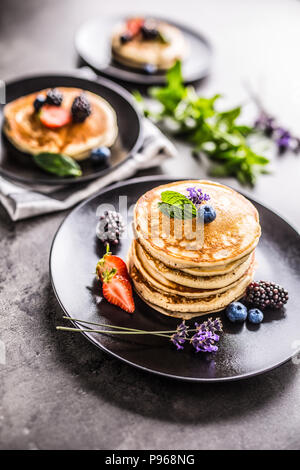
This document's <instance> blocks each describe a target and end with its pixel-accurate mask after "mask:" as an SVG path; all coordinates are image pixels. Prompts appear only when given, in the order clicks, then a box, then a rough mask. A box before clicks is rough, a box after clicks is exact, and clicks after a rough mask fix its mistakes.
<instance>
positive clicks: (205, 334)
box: [56, 317, 223, 352]
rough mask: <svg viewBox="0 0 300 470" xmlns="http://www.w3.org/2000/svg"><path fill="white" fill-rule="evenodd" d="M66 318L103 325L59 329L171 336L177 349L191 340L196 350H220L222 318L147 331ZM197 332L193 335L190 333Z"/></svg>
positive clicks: (87, 323)
mask: <svg viewBox="0 0 300 470" xmlns="http://www.w3.org/2000/svg"><path fill="white" fill-rule="evenodd" d="M63 318H65V319H66V320H70V321H74V322H78V323H82V324H86V325H94V326H98V327H101V329H93V328H89V329H86V328H84V329H82V328H69V327H64V326H57V327H56V329H57V330H62V331H72V332H78V333H80V332H83V331H85V332H89V333H102V334H117V335H154V336H160V337H163V338H169V339H170V340H171V342H172V343H173V344H174V346H176V349H177V350H181V349H184V346H183V345H184V343H185V342H186V341H188V340H189V342H190V343H191V344H192V346H193V347H194V348H195V350H196V352H199V351H203V352H215V351H217V350H218V346H216V345H215V343H216V342H218V341H219V339H220V336H219V335H218V334H216V333H221V332H222V331H223V329H222V322H221V320H220V318H216V319H215V320H213V319H212V318H209V319H208V320H207V321H205V322H203V323H201V324H198V323H195V329H190V328H189V326H188V325H186V324H185V321H184V320H183V321H182V322H181V323H180V324H179V325H178V326H177V328H176V330H170V331H165V330H163V331H146V330H138V329H135V328H127V327H122V326H115V325H107V324H104V323H95V322H89V321H86V320H80V319H78V318H70V317H63ZM192 332H193V333H195V334H194V335H193V336H192V337H190V336H189V333H192Z"/></svg>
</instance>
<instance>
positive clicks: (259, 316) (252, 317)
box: [248, 308, 264, 324]
mask: <svg viewBox="0 0 300 470" xmlns="http://www.w3.org/2000/svg"><path fill="white" fill-rule="evenodd" d="M263 319H264V314H263V313H262V311H261V310H259V309H258V308H252V309H251V310H249V313H248V320H249V322H250V323H255V324H258V323H261V322H262V321H263Z"/></svg>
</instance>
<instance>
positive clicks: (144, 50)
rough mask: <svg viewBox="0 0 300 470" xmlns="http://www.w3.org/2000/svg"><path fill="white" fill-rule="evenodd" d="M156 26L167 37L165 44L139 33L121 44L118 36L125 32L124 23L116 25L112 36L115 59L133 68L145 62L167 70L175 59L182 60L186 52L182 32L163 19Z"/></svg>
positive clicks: (139, 66) (143, 64) (141, 65)
mask: <svg viewBox="0 0 300 470" xmlns="http://www.w3.org/2000/svg"><path fill="white" fill-rule="evenodd" d="M157 28H158V29H159V31H160V32H161V33H162V34H163V36H164V37H166V38H167V40H168V43H167V44H164V43H163V42H161V41H158V40H145V39H143V38H142V36H141V34H138V35H137V36H135V37H133V38H132V39H131V40H130V41H128V42H127V43H125V44H122V43H121V41H120V37H121V36H122V35H123V34H124V33H126V23H125V22H123V23H120V24H119V25H117V27H116V29H115V31H114V32H113V36H112V54H113V56H114V58H115V60H117V61H118V62H120V63H121V64H123V65H126V66H129V67H134V68H144V66H145V65H146V64H151V65H154V66H155V67H157V68H158V69H160V70H167V69H169V68H170V67H172V65H174V63H175V62H176V60H182V59H183V58H184V56H185V55H186V52H187V45H186V42H185V39H184V36H183V34H182V32H181V31H180V30H179V29H178V28H176V27H175V26H171V25H169V24H168V23H165V22H163V21H160V22H159V23H158V26H157Z"/></svg>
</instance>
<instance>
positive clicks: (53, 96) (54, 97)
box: [46, 88, 63, 106]
mask: <svg viewBox="0 0 300 470" xmlns="http://www.w3.org/2000/svg"><path fill="white" fill-rule="evenodd" d="M62 100H63V95H62V93H61V92H60V91H59V90H58V89H57V88H51V90H49V91H48V92H47V96H46V103H47V104H51V105H53V106H60V105H61V104H62Z"/></svg>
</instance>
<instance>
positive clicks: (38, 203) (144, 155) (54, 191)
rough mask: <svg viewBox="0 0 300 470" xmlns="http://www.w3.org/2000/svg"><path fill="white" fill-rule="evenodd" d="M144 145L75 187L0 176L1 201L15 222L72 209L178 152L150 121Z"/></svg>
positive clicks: (146, 126)
mask: <svg viewBox="0 0 300 470" xmlns="http://www.w3.org/2000/svg"><path fill="white" fill-rule="evenodd" d="M143 131H144V132H143V135H144V143H143V145H142V148H141V149H140V151H139V152H138V153H137V154H136V155H134V156H133V157H132V158H129V159H128V160H126V161H125V162H124V163H123V165H121V166H120V167H118V168H116V169H115V170H112V171H111V172H110V173H108V174H107V175H105V176H103V177H102V178H98V179H97V180H94V181H92V182H91V183H88V184H85V185H78V186H73V185H71V186H72V187H71V188H70V187H66V186H64V187H62V186H60V187H54V188H53V187H50V188H49V187H37V186H24V185H23V186H21V185H19V184H18V185H17V184H15V183H13V182H11V181H9V180H7V179H5V178H3V177H0V202H1V203H2V205H3V206H4V207H5V209H6V211H7V212H8V214H9V216H10V218H11V219H12V220H14V221H16V220H21V219H26V218H29V217H34V216H37V215H41V214H48V213H50V212H56V211H63V210H66V209H70V208H71V207H73V206H74V205H75V204H78V203H79V202H81V201H82V200H84V199H86V198H88V197H90V196H92V195H93V194H95V193H97V192H98V191H100V190H101V189H102V188H104V187H105V186H107V185H109V184H111V183H114V182H116V181H121V180H124V179H126V178H130V177H131V176H133V175H134V174H135V173H136V172H137V171H138V170H141V169H145V168H151V167H154V166H157V165H160V164H161V163H162V162H163V161H164V160H166V159H168V158H171V157H174V156H175V155H176V153H177V151H176V149H175V147H174V145H173V144H172V143H171V142H170V141H169V140H168V139H167V138H166V137H165V136H164V135H163V134H162V133H161V132H160V130H159V129H158V128H157V127H156V126H155V125H154V124H152V123H151V122H150V121H149V120H148V119H145V118H144V120H143Z"/></svg>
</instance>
